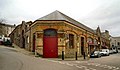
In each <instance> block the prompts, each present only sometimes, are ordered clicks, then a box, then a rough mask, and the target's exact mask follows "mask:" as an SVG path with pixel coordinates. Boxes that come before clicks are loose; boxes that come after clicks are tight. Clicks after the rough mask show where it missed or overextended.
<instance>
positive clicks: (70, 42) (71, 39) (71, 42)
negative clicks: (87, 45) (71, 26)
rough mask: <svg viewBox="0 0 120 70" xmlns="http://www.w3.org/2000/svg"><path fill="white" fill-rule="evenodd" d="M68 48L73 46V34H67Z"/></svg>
mask: <svg viewBox="0 0 120 70" xmlns="http://www.w3.org/2000/svg"><path fill="white" fill-rule="evenodd" d="M69 48H74V35H73V34H69Z"/></svg>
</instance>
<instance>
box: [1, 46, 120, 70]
mask: <svg viewBox="0 0 120 70" xmlns="http://www.w3.org/2000/svg"><path fill="white" fill-rule="evenodd" d="M0 70H120V53H119V54H112V55H110V56H104V57H101V58H92V59H90V60H87V61H68V60H67V61H59V60H54V59H45V58H40V57H33V56H29V55H25V54H23V53H21V52H19V51H18V50H16V49H14V48H8V47H3V46H0Z"/></svg>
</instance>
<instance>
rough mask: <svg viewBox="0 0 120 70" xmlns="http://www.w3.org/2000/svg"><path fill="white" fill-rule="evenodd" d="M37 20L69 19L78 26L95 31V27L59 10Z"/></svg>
mask: <svg viewBox="0 0 120 70" xmlns="http://www.w3.org/2000/svg"><path fill="white" fill-rule="evenodd" d="M37 20H65V21H68V22H70V23H72V24H74V25H76V26H79V27H81V28H83V29H86V30H88V31H90V32H94V30H93V29H91V28H89V27H87V26H85V25H84V24H82V23H80V22H78V21H77V20H75V19H73V18H71V17H69V16H67V15H65V14H63V13H62V12H60V11H58V10H55V11H54V12H52V13H50V14H48V15H46V16H43V17H41V18H39V19H37Z"/></svg>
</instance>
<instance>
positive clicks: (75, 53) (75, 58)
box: [75, 52, 77, 60]
mask: <svg viewBox="0 0 120 70" xmlns="http://www.w3.org/2000/svg"><path fill="white" fill-rule="evenodd" d="M75 59H76V60H77V52H76V53H75Z"/></svg>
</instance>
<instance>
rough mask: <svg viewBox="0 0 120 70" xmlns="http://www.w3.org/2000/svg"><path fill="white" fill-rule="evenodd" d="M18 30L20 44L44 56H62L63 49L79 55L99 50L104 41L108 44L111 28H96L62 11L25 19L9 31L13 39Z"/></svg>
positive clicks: (67, 55)
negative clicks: (109, 29)
mask: <svg viewBox="0 0 120 70" xmlns="http://www.w3.org/2000/svg"><path fill="white" fill-rule="evenodd" d="M17 34H18V36H17V38H18V39H19V41H16V42H19V46H21V47H23V48H26V49H27V50H29V51H33V52H37V53H38V54H39V55H42V56H43V57H45V58H56V57H58V56H61V54H62V51H64V54H65V57H75V53H76V52H77V54H78V55H77V56H83V54H84V53H85V54H86V55H88V54H90V53H91V52H93V51H94V50H100V49H101V48H102V41H103V43H105V46H107V47H106V48H109V37H107V36H108V35H109V32H108V31H106V32H104V33H101V31H100V28H99V27H98V28H97V29H96V30H93V29H91V28H89V27H87V26H85V25H83V24H82V23H80V22H78V21H76V20H74V19H72V18H70V17H68V16H67V15H65V14H63V13H61V12H59V11H54V12H52V13H50V14H48V15H46V16H44V17H42V18H39V19H37V20H35V21H34V22H31V21H30V22H22V24H20V25H19V26H17V27H16V28H15V30H14V31H13V32H12V33H11V35H10V37H11V39H12V40H13V42H14V43H15V40H16V39H15V37H16V35H17ZM19 34H20V35H19ZM103 34H104V35H105V36H102V35H103ZM15 44H16V43H15Z"/></svg>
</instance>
